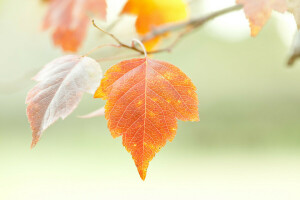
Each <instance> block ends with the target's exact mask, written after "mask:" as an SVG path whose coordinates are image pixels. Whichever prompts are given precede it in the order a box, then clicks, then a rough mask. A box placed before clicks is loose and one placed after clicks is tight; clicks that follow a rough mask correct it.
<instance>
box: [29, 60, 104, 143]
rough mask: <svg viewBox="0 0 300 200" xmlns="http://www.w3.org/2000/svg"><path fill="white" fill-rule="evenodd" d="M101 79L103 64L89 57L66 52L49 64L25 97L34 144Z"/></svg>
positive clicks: (36, 78) (94, 87)
mask: <svg viewBox="0 0 300 200" xmlns="http://www.w3.org/2000/svg"><path fill="white" fill-rule="evenodd" d="M101 78H102V71H101V67H100V65H99V64H98V63H97V62H96V61H95V60H93V59H91V58H88V57H81V56H76V55H67V56H63V57H60V58H58V59H56V60H54V61H52V62H50V63H49V64H47V65H46V66H45V67H44V68H43V69H42V70H41V71H40V72H39V73H38V74H37V75H36V76H35V77H34V80H36V81H37V82H38V83H37V85H36V86H35V87H34V88H33V89H32V90H30V91H29V93H28V95H27V98H26V104H28V106H27V117H28V120H29V122H30V126H31V129H32V132H33V133H32V137H33V139H32V145H31V146H32V147H34V146H35V145H36V143H37V142H38V141H39V139H40V136H41V134H42V132H43V131H44V130H45V129H47V128H48V127H49V126H50V125H51V124H53V123H54V122H55V121H57V120H58V119H59V118H62V119H64V118H66V117H67V116H68V115H69V114H70V113H72V112H73V110H74V109H75V108H76V107H77V106H78V104H79V102H80V100H81V98H82V95H83V94H84V93H85V92H88V93H92V94H93V93H94V92H95V91H96V89H97V86H98V84H99V81H100V80H101Z"/></svg>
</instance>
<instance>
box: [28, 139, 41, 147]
mask: <svg viewBox="0 0 300 200" xmlns="http://www.w3.org/2000/svg"><path fill="white" fill-rule="evenodd" d="M38 141H39V138H38V137H34V138H32V142H31V145H30V149H33V148H34V147H35V146H36V144H37V143H38Z"/></svg>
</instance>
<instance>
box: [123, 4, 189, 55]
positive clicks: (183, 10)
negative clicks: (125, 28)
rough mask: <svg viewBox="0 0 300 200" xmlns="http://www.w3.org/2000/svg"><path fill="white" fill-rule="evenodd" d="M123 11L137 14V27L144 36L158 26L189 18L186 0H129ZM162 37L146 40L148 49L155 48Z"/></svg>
mask: <svg viewBox="0 0 300 200" xmlns="http://www.w3.org/2000/svg"><path fill="white" fill-rule="evenodd" d="M122 13H123V14H133V15H136V16H137V20H136V23H135V27H136V30H137V32H138V33H139V34H140V35H142V36H143V35H145V34H147V33H149V32H150V31H151V30H152V29H153V28H154V27H156V26H159V25H163V24H167V23H173V22H180V21H184V20H186V19H187V18H188V11H187V5H186V3H185V2H184V0H128V1H127V3H126V4H125V7H124V8H123V11H122ZM161 38H162V36H158V37H155V38H153V39H151V40H149V41H146V42H144V45H145V47H146V49H147V50H151V49H153V48H154V47H155V45H157V43H158V42H159V41H160V39H161Z"/></svg>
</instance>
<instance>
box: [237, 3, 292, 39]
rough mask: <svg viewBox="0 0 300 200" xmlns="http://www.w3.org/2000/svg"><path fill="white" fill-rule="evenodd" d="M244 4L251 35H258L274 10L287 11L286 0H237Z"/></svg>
mask: <svg viewBox="0 0 300 200" xmlns="http://www.w3.org/2000/svg"><path fill="white" fill-rule="evenodd" d="M236 2H237V4H242V5H243V6H244V11H245V15H246V17H247V18H248V20H249V22H250V28H251V36H256V35H257V34H258V33H259V31H260V30H261V29H262V27H263V26H264V25H265V24H266V22H267V21H268V19H269V18H270V16H271V12H272V10H276V11H278V12H282V13H283V12H285V11H286V10H287V5H286V0H237V1H236Z"/></svg>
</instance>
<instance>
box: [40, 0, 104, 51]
mask: <svg viewBox="0 0 300 200" xmlns="http://www.w3.org/2000/svg"><path fill="white" fill-rule="evenodd" d="M49 3H50V5H49V9H48V12H47V15H46V17H45V19H44V25H43V28H44V29H45V30H46V29H51V30H53V34H52V38H53V41H54V44H55V45H57V46H61V47H62V49H63V50H64V51H71V52H75V51H77V50H78V48H79V46H80V45H81V43H82V41H83V39H84V38H85V35H86V32H87V26H88V23H89V21H90V19H89V17H88V15H89V14H93V15H95V16H97V17H99V18H102V19H105V16H106V2H105V0H84V1H82V0H51V1H50V2H49Z"/></svg>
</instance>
